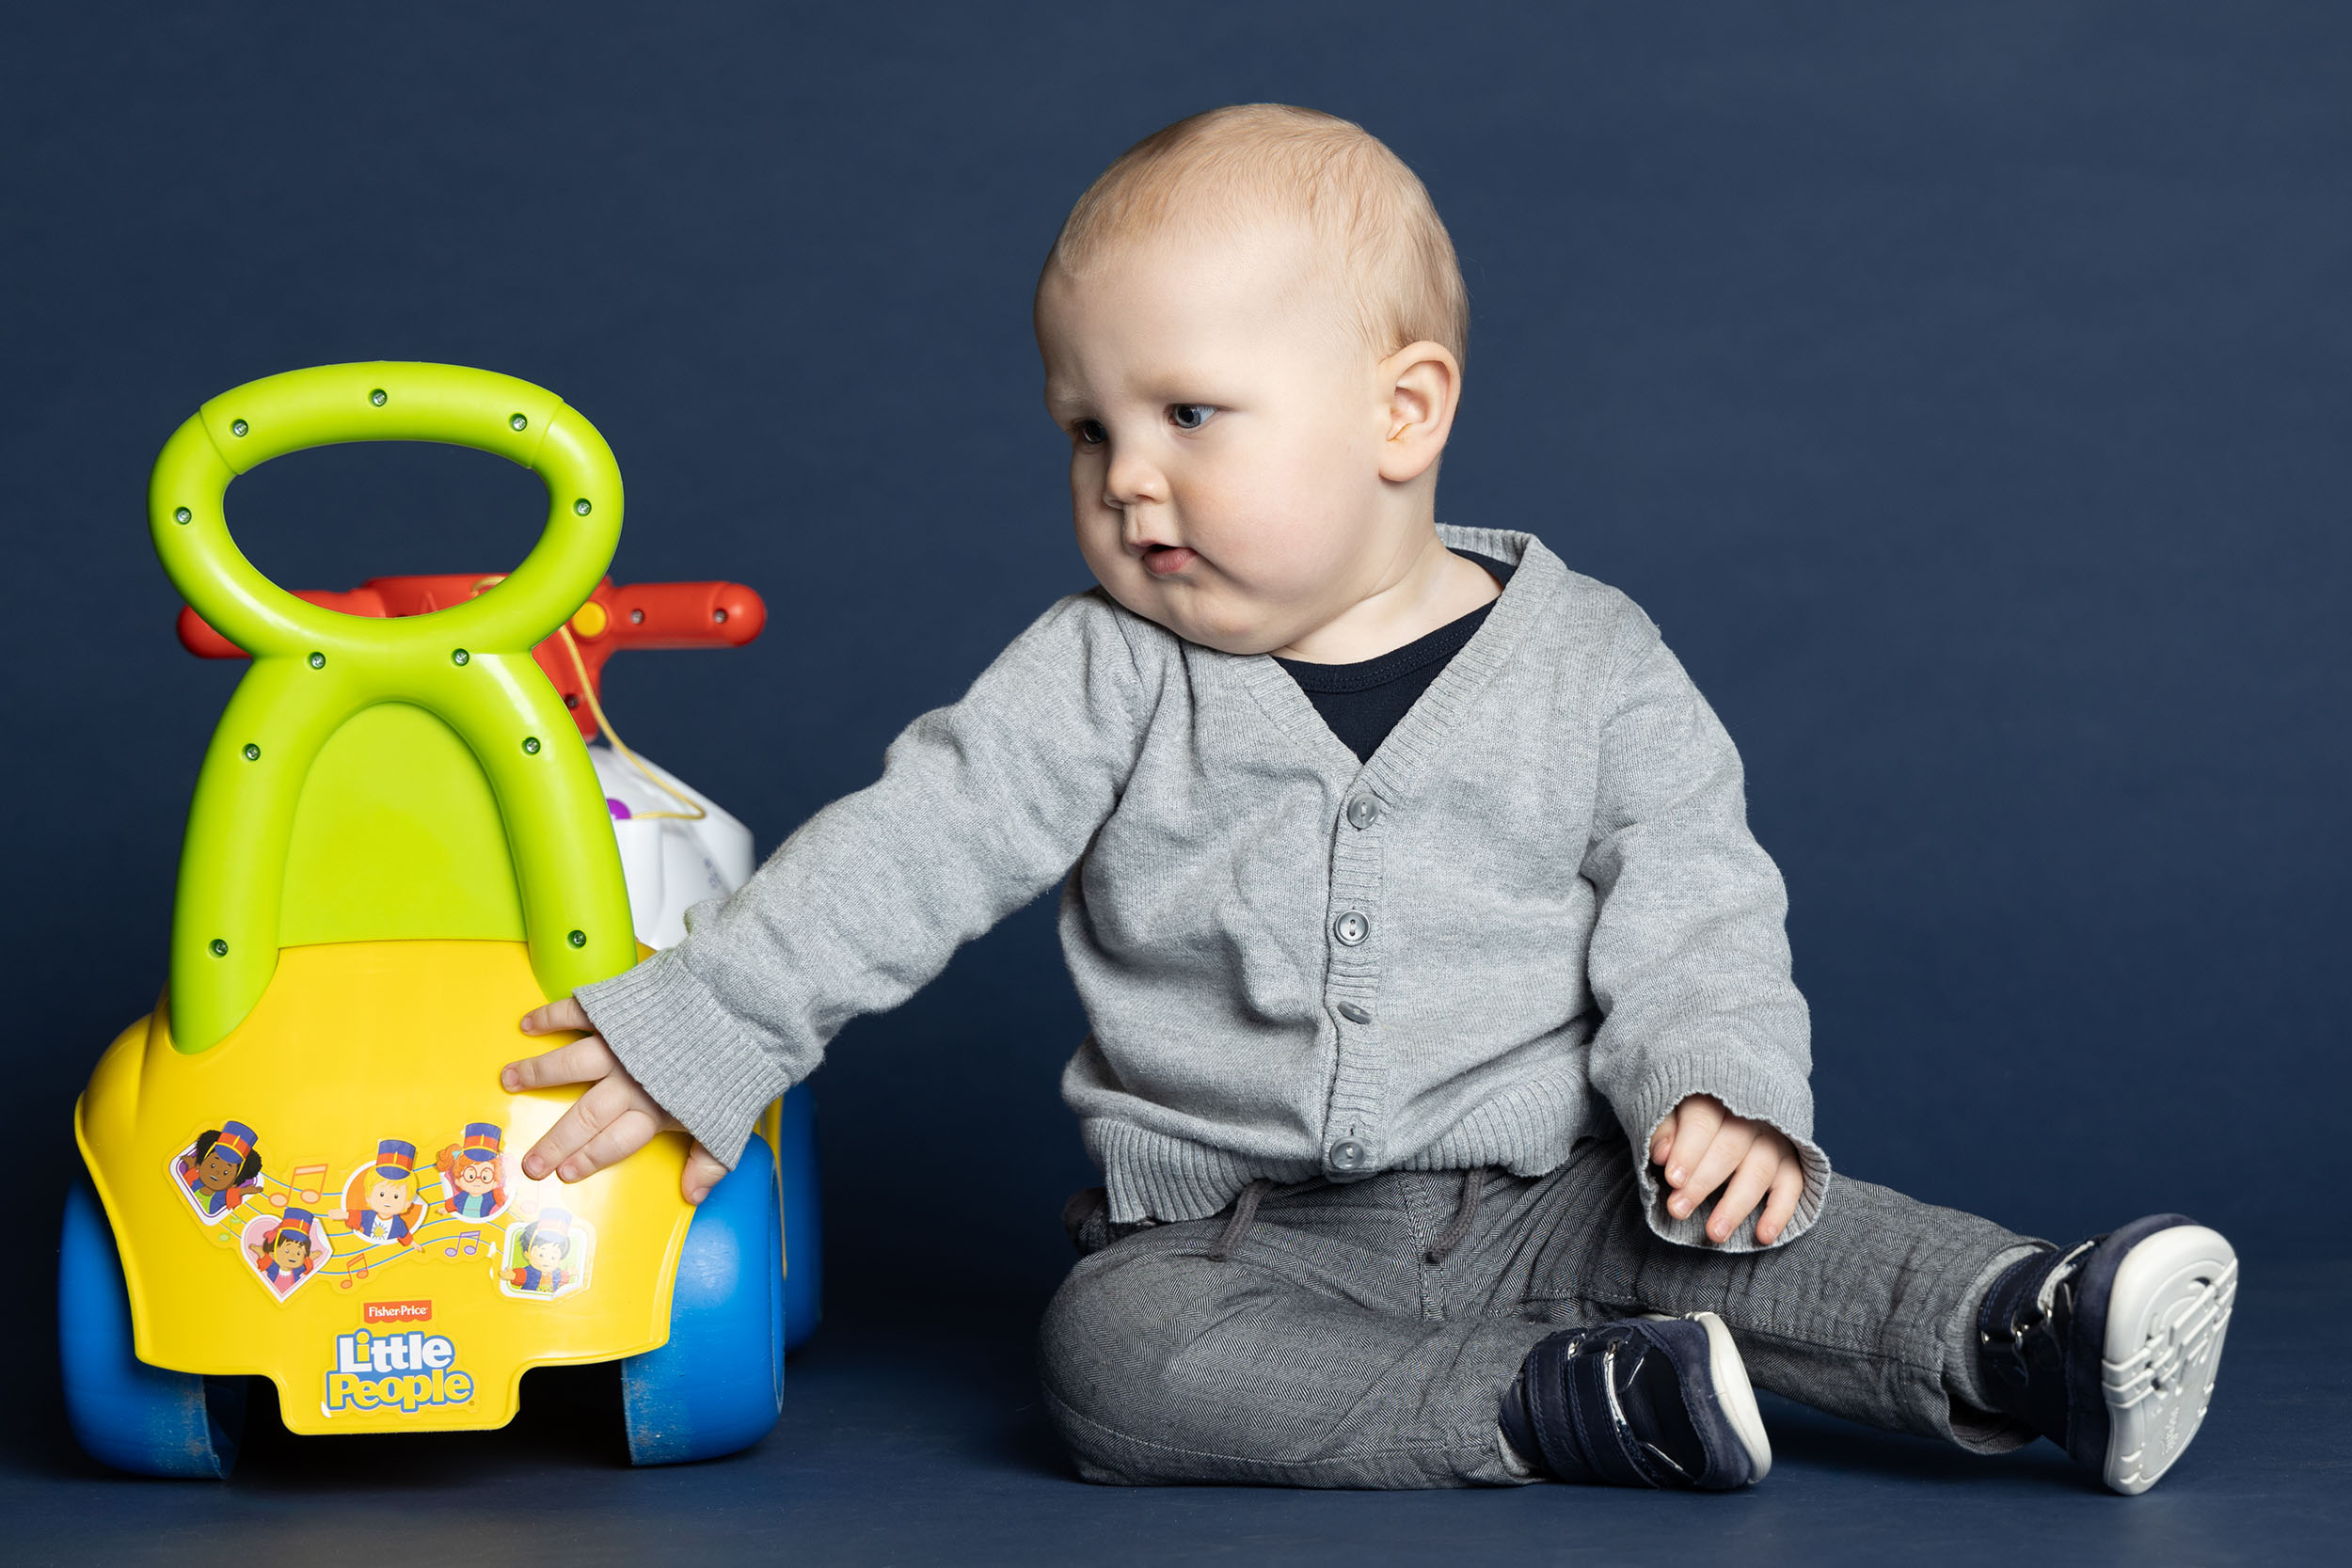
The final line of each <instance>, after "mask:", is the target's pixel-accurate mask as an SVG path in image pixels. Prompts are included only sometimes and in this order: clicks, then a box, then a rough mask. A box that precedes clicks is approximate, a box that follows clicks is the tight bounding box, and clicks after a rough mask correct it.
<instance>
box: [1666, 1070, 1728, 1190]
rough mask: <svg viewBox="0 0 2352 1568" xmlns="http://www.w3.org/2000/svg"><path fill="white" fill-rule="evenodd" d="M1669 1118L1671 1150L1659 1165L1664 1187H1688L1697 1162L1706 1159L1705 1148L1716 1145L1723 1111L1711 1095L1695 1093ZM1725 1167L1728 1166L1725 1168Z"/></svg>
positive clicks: (1721, 1125) (1703, 1188) (1722, 1123)
mask: <svg viewBox="0 0 2352 1568" xmlns="http://www.w3.org/2000/svg"><path fill="white" fill-rule="evenodd" d="M1668 1119H1669V1121H1670V1122H1671V1123H1672V1125H1673V1127H1674V1147H1673V1148H1669V1149H1668V1150H1667V1151H1666V1157H1665V1158H1664V1159H1662V1160H1661V1161H1660V1162H1659V1164H1662V1165H1664V1166H1665V1167H1666V1182H1667V1185H1669V1186H1674V1187H1682V1186H1688V1185H1689V1184H1690V1181H1691V1179H1692V1176H1693V1175H1695V1174H1696V1173H1697V1171H1698V1166H1699V1162H1700V1161H1701V1160H1703V1159H1705V1158H1706V1157H1707V1151H1708V1148H1709V1147H1710V1146H1712V1145H1713V1143H1714V1142H1715V1134H1716V1132H1718V1131H1719V1130H1720V1129H1721V1128H1722V1127H1723V1125H1724V1108H1723V1106H1722V1104H1721V1103H1720V1102H1718V1101H1716V1100H1715V1098H1714V1097H1713V1096H1711V1095H1704V1094H1694V1095H1692V1096H1691V1097H1690V1098H1689V1099H1687V1100H1685V1101H1683V1102H1682V1103H1681V1104H1680V1105H1677V1107H1675V1113H1674V1115H1673V1116H1672V1117H1669V1118H1668ZM1724 1168H1725V1169H1729V1168H1730V1167H1729V1166H1728V1165H1726V1166H1725V1167H1724ZM1718 1180H1720V1178H1718ZM1698 1191H1699V1192H1701V1193H1704V1192H1706V1191H1707V1189H1706V1188H1705V1187H1701V1188H1700V1189H1698ZM1693 1201H1695V1195H1694V1196H1693Z"/></svg>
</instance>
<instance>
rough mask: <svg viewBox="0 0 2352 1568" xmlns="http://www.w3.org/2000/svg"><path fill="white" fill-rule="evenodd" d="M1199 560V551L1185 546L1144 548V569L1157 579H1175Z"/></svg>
mask: <svg viewBox="0 0 2352 1568" xmlns="http://www.w3.org/2000/svg"><path fill="white" fill-rule="evenodd" d="M1199 559H1200V552H1199V551H1197V550H1193V549H1190V548H1187V547H1186V546H1183V545H1146V546H1143V569H1144V570H1145V571H1147V572H1149V573H1151V574H1152V576H1153V577H1155V578H1166V577H1173V576H1175V575H1176V574H1177V573H1178V572H1181V571H1183V570H1184V568H1185V567H1187V566H1189V565H1191V564H1192V563H1193V562H1195V561H1197V560H1199Z"/></svg>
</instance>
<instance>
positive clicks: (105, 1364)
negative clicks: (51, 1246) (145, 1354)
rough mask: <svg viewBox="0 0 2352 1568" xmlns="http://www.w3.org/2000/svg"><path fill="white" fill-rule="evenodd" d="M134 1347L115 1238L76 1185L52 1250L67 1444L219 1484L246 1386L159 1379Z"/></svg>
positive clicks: (131, 1466)
mask: <svg viewBox="0 0 2352 1568" xmlns="http://www.w3.org/2000/svg"><path fill="white" fill-rule="evenodd" d="M131 1345H132V1340H131V1301H130V1297H129V1294H128V1293H127V1292H126V1291H124V1289H123V1285H122V1260H121V1259H120V1258H119V1256H117V1254H116V1252H115V1237H114V1230H113V1227H110V1226H109V1225H107V1223H106V1212H105V1210H104V1208H103V1207H102V1206H101V1205H100V1203H99V1201H98V1195H97V1194H96V1193H94V1192H92V1191H91V1190H90V1185H89V1183H88V1182H87V1180H77V1181H75V1182H74V1184H73V1186H72V1190H71V1191H69V1192H68V1193H67V1194H66V1196H65V1233H64V1235H63V1236H62V1238H60V1240H59V1242H58V1245H57V1366H58V1370H59V1371H60V1372H62V1373H63V1375H64V1379H65V1409H66V1418H67V1419H68V1420H69V1421H70V1422H71V1423H72V1427H73V1435H74V1438H75V1440H76V1441H78V1442H79V1443H80V1444H81V1445H82V1449H83V1450H84V1451H85V1452H87V1454H88V1455H89V1456H90V1457H91V1458H92V1459H95V1460H98V1461H100V1462H101V1463H102V1464H106V1465H113V1466H114V1467H115V1468H116V1469H118V1470H128V1471H130V1472H131V1473H132V1474H133V1475H140V1476H178V1477H185V1478H187V1479H190V1480H196V1481H219V1480H222V1479H224V1478H226V1477H227V1476H228V1474H229V1472H230V1469H231V1468H233V1467H234V1466H235V1465H236V1463H237V1437H238V1434H239V1433H242V1432H243V1431H244V1429H245V1380H244V1379H242V1378H227V1377H199V1376H198V1375H197V1374H195V1373H193V1372H170V1371H166V1370H163V1369H162V1368H160V1367H151V1366H149V1365H148V1364H147V1363H145V1362H144V1361H141V1360H140V1359H139V1358H138V1357H137V1355H135V1354H133V1351H132V1348H131Z"/></svg>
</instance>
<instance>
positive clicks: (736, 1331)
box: [621, 1136, 784, 1465]
mask: <svg viewBox="0 0 2352 1568" xmlns="http://www.w3.org/2000/svg"><path fill="white" fill-rule="evenodd" d="M621 1404H622V1409H623V1412H624V1414H625V1416H626V1418H627V1420H628V1457H629V1460H630V1462H631V1463H632V1464H637V1465H676V1464H681V1463H683V1462H685V1461H687V1460H692V1459H715V1458H717V1457H718V1456H719V1455H721V1454H724V1453H734V1452H735V1451H736V1450H738V1449H747V1448H750V1447H751V1446H752V1445H753V1444H754V1443H756V1442H758V1441H759V1440H760V1439H761V1438H762V1437H764V1436H766V1435H767V1434H768V1431H769V1429H770V1428H771V1427H773V1426H774V1425H775V1424H776V1417H777V1416H778V1415H779V1414H780V1413H781V1412H782V1410H783V1408H784V1225H783V1215H782V1212H781V1210H780V1208H779V1195H778V1192H777V1183H776V1164H775V1159H774V1156H773V1154H772V1153H771V1150H770V1149H769V1148H768V1140H767V1139H765V1138H762V1137H758V1136H755V1137H753V1139H752V1140H751V1142H749V1143H748V1144H746V1145H744V1146H743V1157H742V1159H741V1160H740V1161H739V1163H738V1164H737V1165H736V1167H735V1169H734V1170H733V1171H731V1172H730V1173H728V1174H727V1175H726V1176H724V1177H723V1178H721V1179H720V1181H719V1183H718V1185H717V1186H714V1187H712V1188H711V1189H710V1196H707V1197H706V1198H704V1199H703V1200H702V1203H701V1205H700V1207H698V1208H697V1209H696V1210H695V1211H694V1221H693V1224H692V1225H691V1226H690V1227H688V1228H687V1231H686V1244H685V1246H684V1247H683V1248H681V1249H680V1250H679V1253H678V1263H677V1284H676V1286H675V1288H674V1289H673V1291H672V1292H671V1296H670V1342H669V1343H668V1344H666V1345H663V1346H662V1347H661V1348H660V1350H650V1351H647V1352H645V1354H643V1355H632V1356H629V1357H628V1358H627V1359H626V1360H624V1361H623V1362H622V1363H621Z"/></svg>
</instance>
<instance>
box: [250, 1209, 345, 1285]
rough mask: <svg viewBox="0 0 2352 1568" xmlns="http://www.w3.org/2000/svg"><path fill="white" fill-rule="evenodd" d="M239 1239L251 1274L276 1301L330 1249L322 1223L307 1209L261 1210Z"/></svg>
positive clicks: (301, 1281)
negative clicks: (271, 1211) (251, 1268)
mask: <svg viewBox="0 0 2352 1568" xmlns="http://www.w3.org/2000/svg"><path fill="white" fill-rule="evenodd" d="M240 1240H241V1241H242V1243H243V1244H244V1247H245V1256H246V1262H248V1263H250V1264H251V1265H252V1267H253V1273H254V1275H255V1276H256V1277H258V1278H259V1279H260V1280H261V1282H262V1284H264V1285H266V1286H268V1287H269V1290H270V1293H271V1294H273V1295H275V1296H276V1297H277V1298H278V1300H279V1301H284V1300H285V1299H286V1298H287V1297H288V1296H291V1295H293V1294H294V1292H295V1291H298V1290H300V1289H301V1288H302V1287H303V1286H304V1285H305V1284H307V1283H308V1282H309V1281H310V1276H311V1275H314V1274H316V1273H317V1272H318V1269H319V1265H320V1264H322V1263H324V1262H326V1259H328V1258H329V1257H330V1256H332V1255H333V1253H334V1243H332V1242H330V1241H328V1240H327V1236H326V1225H325V1224H324V1223H323V1222H322V1221H321V1220H320V1219H319V1217H318V1216H317V1215H316V1214H313V1213H311V1212H310V1211H309V1210H308V1209H289V1210H287V1211H286V1212H284V1213H283V1214H279V1215H270V1214H263V1215H262V1216H261V1217H259V1218H258V1219H256V1220H254V1221H253V1222H252V1223H251V1224H250V1225H247V1226H246V1227H245V1234H244V1236H243V1237H242V1238H240Z"/></svg>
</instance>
